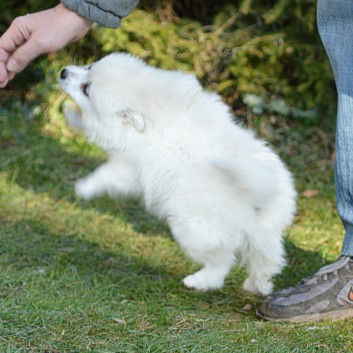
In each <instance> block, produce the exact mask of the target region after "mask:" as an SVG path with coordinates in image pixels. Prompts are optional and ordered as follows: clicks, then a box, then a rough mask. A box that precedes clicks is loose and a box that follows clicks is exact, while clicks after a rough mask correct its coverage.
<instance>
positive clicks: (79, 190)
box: [75, 179, 94, 201]
mask: <svg viewBox="0 0 353 353" xmlns="http://www.w3.org/2000/svg"><path fill="white" fill-rule="evenodd" d="M75 194H76V196H77V197H78V198H79V199H82V200H86V201H88V200H91V199H93V197H94V190H93V188H92V186H91V183H90V182H89V180H87V179H79V180H77V181H76V183H75Z"/></svg>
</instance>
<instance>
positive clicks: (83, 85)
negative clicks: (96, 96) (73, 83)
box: [81, 83, 90, 97]
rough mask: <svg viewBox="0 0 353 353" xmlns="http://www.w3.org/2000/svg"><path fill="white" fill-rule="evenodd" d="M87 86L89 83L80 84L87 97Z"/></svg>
mask: <svg viewBox="0 0 353 353" xmlns="http://www.w3.org/2000/svg"><path fill="white" fill-rule="evenodd" d="M89 86H90V84H89V83H84V84H82V85H81V89H82V92H83V94H84V95H85V96H87V97H88V96H89Z"/></svg>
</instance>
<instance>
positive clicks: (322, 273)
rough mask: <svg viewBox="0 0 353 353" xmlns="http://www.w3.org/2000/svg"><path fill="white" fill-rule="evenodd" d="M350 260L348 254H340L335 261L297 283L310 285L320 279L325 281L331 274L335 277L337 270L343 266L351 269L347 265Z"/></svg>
mask: <svg viewBox="0 0 353 353" xmlns="http://www.w3.org/2000/svg"><path fill="white" fill-rule="evenodd" d="M351 260H352V259H351V257H349V256H342V257H340V258H339V259H338V260H337V261H336V262H334V263H332V264H330V265H327V266H325V267H323V268H322V269H320V270H319V271H318V272H316V273H315V274H314V275H313V276H312V277H310V278H304V279H303V280H302V281H300V282H299V284H301V285H304V286H310V285H315V284H317V283H318V281H319V280H320V279H321V280H324V281H327V280H328V279H329V277H330V276H332V275H333V276H336V277H337V276H338V271H339V270H340V269H342V268H345V269H346V270H347V271H349V270H350V269H351V268H350V266H349V264H350V261H351Z"/></svg>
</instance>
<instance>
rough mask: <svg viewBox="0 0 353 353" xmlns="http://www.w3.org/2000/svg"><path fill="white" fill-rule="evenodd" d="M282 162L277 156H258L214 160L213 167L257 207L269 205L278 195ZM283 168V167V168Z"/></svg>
mask: <svg viewBox="0 0 353 353" xmlns="http://www.w3.org/2000/svg"><path fill="white" fill-rule="evenodd" d="M280 163H281V162H280V161H279V159H277V158H276V156H272V155H269V156H266V157H265V158H264V157H263V156H256V157H255V158H254V159H251V158H249V159H243V158H221V159H213V160H212V165H213V167H214V168H216V170H217V171H218V172H220V173H221V175H222V177H223V179H224V180H225V181H226V182H228V183H230V184H232V186H234V188H236V189H237V190H240V191H241V192H242V193H246V197H247V199H248V200H250V202H251V203H252V204H253V205H254V206H255V207H261V206H263V205H264V204H266V203H268V202H269V201H270V200H272V199H273V198H274V196H275V195H276V194H277V193H278V191H279V190H278V188H279V185H278V183H279V180H278V167H279V164H280ZM281 167H282V166H281ZM282 168H284V167H282Z"/></svg>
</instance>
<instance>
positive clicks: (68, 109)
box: [63, 103, 83, 130]
mask: <svg viewBox="0 0 353 353" xmlns="http://www.w3.org/2000/svg"><path fill="white" fill-rule="evenodd" d="M63 114H64V116H65V118H66V121H67V123H68V125H69V126H70V127H73V128H75V129H77V130H82V129H83V125H82V117H81V111H80V110H79V109H78V108H77V107H74V106H73V105H72V104H69V103H66V104H64V106H63Z"/></svg>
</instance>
